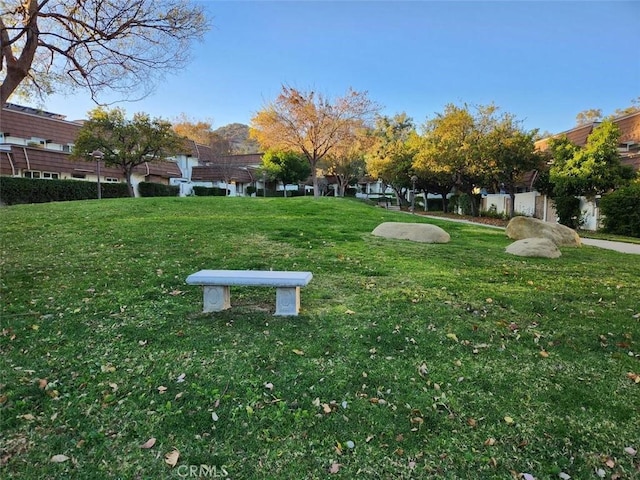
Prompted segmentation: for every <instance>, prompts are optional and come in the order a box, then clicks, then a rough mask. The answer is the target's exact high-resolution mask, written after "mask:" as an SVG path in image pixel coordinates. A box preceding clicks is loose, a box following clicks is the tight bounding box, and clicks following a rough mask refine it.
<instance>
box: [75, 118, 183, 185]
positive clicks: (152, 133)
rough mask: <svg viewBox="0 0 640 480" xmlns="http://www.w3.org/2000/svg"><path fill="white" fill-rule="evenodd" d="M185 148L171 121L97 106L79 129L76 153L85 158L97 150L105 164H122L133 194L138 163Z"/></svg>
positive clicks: (169, 154)
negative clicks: (134, 176)
mask: <svg viewBox="0 0 640 480" xmlns="http://www.w3.org/2000/svg"><path fill="white" fill-rule="evenodd" d="M182 149H184V144H183V139H182V138H180V137H179V136H178V135H177V134H176V133H175V132H174V130H173V127H172V125H171V123H170V122H168V121H165V120H162V119H161V118H153V119H152V118H151V117H150V116H149V115H147V114H145V113H136V114H134V115H133V118H132V119H131V120H129V119H127V118H126V112H125V111H124V110H123V109H121V108H114V109H112V110H106V109H104V108H102V107H98V108H96V109H94V110H92V111H91V112H89V119H88V120H87V121H85V122H84V124H83V125H82V128H81V129H80V131H79V132H78V136H77V137H76V141H75V144H74V147H73V157H75V158H86V155H87V152H93V151H95V150H98V151H100V152H102V153H103V155H104V162H105V164H106V165H109V166H115V167H119V168H120V169H121V171H122V173H123V174H124V175H125V177H126V179H127V185H128V186H129V193H130V195H131V196H133V195H134V191H133V185H132V183H131V174H132V173H133V169H134V168H135V167H137V166H138V165H142V164H144V163H150V162H158V161H160V160H162V159H164V158H166V157H169V156H172V155H175V154H176V153H178V152H180V151H181V150H182Z"/></svg>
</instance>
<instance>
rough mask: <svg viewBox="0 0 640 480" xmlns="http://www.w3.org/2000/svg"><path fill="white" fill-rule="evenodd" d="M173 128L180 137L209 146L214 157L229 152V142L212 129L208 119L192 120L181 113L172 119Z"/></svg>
mask: <svg viewBox="0 0 640 480" xmlns="http://www.w3.org/2000/svg"><path fill="white" fill-rule="evenodd" d="M173 130H174V131H175V132H176V133H177V134H178V135H180V136H181V137H185V138H188V139H189V140H193V141H194V142H196V143H198V144H200V145H206V146H208V147H210V148H211V152H212V154H213V155H214V156H216V157H220V156H224V155H229V154H230V153H231V142H230V141H229V140H228V139H226V138H224V137H223V136H222V135H220V134H219V133H218V132H217V131H214V130H212V127H211V121H210V120H194V119H191V118H190V117H189V116H188V115H187V114H185V113H182V114H181V115H180V116H178V117H177V118H176V119H175V120H174V122H173Z"/></svg>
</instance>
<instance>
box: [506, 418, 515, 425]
mask: <svg viewBox="0 0 640 480" xmlns="http://www.w3.org/2000/svg"><path fill="white" fill-rule="evenodd" d="M504 421H505V422H507V425H511V424H512V423H513V422H514V420H513V418H511V417H509V416H506V417H504Z"/></svg>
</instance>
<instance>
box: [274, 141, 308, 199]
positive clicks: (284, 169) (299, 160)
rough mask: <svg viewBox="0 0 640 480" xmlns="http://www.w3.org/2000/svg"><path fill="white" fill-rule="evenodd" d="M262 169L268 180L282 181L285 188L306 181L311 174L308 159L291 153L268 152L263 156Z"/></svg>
mask: <svg viewBox="0 0 640 480" xmlns="http://www.w3.org/2000/svg"><path fill="white" fill-rule="evenodd" d="M262 169H263V171H264V172H266V174H267V177H268V178H270V179H272V180H279V181H281V182H282V183H283V184H284V185H285V187H286V186H287V185H292V184H296V183H298V182H301V181H303V180H306V179H307V178H309V175H310V174H311V167H310V165H309V162H308V161H307V159H306V158H305V157H304V156H302V155H301V154H298V153H295V152H291V151H275V150H268V151H267V152H265V154H264V155H263V156H262ZM285 192H286V189H285ZM285 196H286V195H285Z"/></svg>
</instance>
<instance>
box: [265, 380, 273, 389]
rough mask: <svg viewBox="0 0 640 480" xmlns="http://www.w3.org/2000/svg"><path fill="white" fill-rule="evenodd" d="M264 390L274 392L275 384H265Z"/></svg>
mask: <svg viewBox="0 0 640 480" xmlns="http://www.w3.org/2000/svg"><path fill="white" fill-rule="evenodd" d="M264 388H266V389H267V390H273V383H271V382H266V383H265V384H264Z"/></svg>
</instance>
